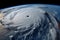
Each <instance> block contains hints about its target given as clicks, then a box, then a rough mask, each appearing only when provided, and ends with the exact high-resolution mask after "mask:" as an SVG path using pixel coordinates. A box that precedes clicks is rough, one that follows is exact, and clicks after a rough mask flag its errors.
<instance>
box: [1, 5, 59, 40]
mask: <svg viewBox="0 0 60 40" xmlns="http://www.w3.org/2000/svg"><path fill="white" fill-rule="evenodd" d="M45 13H46V16H45ZM49 16H50V17H49ZM56 18H57V19H56ZM59 22H60V6H57V5H49V4H25V5H18V6H13V7H8V8H4V9H0V40H60V34H59V33H60V29H59V26H58V23H59ZM51 24H52V25H51ZM57 32H58V34H59V35H57Z"/></svg>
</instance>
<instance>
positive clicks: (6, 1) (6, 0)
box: [0, 0, 60, 8]
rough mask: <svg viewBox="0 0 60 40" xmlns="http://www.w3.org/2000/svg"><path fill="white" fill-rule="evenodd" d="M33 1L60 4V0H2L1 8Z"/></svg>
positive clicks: (0, 2) (0, 1) (0, 0)
mask: <svg viewBox="0 0 60 40" xmlns="http://www.w3.org/2000/svg"><path fill="white" fill-rule="evenodd" d="M32 3H36V4H38V3H40V4H52V5H60V1H59V0H54V1H53V0H0V8H6V7H10V6H16V5H22V4H32Z"/></svg>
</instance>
